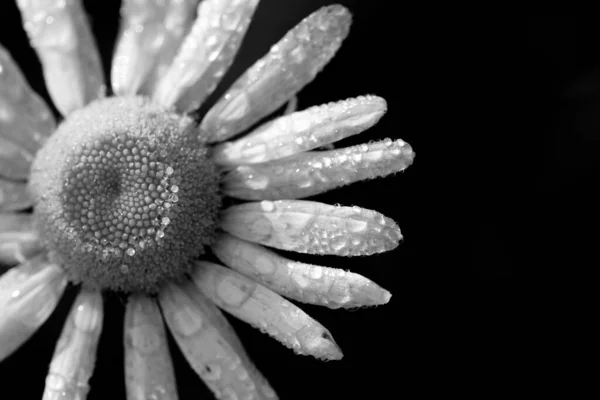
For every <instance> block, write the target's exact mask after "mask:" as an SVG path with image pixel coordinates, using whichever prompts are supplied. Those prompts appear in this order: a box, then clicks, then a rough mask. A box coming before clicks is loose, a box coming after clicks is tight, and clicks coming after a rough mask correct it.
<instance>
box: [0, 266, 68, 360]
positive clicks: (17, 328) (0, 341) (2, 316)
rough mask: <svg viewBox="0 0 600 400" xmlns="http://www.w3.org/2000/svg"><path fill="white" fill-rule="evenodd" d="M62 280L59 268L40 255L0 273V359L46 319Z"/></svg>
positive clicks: (55, 300)
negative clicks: (2, 273)
mask: <svg viewBox="0 0 600 400" xmlns="http://www.w3.org/2000/svg"><path fill="white" fill-rule="evenodd" d="M66 284H67V280H66V278H65V276H64V273H63V271H62V269H60V268H59V267H58V266H57V265H54V264H50V263H48V262H46V261H45V260H44V259H42V258H41V257H36V258H34V259H32V260H29V261H28V262H26V263H24V264H21V265H20V266H18V267H15V268H13V269H11V270H9V271H8V272H6V273H5V274H4V275H2V276H0V361H1V360H3V359H5V358H6V357H7V356H8V355H10V354H11V353H12V352H13V351H15V350H16V349H18V348H19V347H20V346H21V344H23V343H24V342H25V341H26V340H27V339H28V338H29V337H30V336H31V335H32V334H33V333H34V332H35V331H37V330H38V328H39V327H40V326H41V325H42V324H43V323H44V322H45V321H46V320H47V319H48V317H49V316H50V314H51V313H52V311H54V308H55V307H56V304H57V303H58V300H59V299H60V297H61V295H62V293H63V291H64V289H65V286H66Z"/></svg>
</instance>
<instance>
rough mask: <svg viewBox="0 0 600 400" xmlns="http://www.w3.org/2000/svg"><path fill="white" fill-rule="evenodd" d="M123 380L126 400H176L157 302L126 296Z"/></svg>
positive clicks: (169, 358) (171, 369) (165, 339)
mask: <svg viewBox="0 0 600 400" xmlns="http://www.w3.org/2000/svg"><path fill="white" fill-rule="evenodd" d="M124 342H125V383H126V385H127V399H128V400H146V399H163V400H176V399H177V386H176V384H175V374H174V372H173V364H172V362H171V355H170V354H169V348H168V346H167V335H166V332H165V327H164V325H163V320H162V317H161V315H160V309H159V308H158V305H157V304H156V301H155V300H153V299H150V298H148V297H146V296H142V295H132V296H129V300H128V302H127V309H126V311H125V329H124Z"/></svg>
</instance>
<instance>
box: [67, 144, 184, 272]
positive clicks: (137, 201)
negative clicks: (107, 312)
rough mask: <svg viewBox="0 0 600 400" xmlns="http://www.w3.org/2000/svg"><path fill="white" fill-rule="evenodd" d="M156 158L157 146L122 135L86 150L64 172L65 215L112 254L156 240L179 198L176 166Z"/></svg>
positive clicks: (158, 238)
mask: <svg viewBox="0 0 600 400" xmlns="http://www.w3.org/2000/svg"><path fill="white" fill-rule="evenodd" d="M165 152H166V151H165ZM159 158H161V157H160V156H159V155H157V154H156V145H154V144H147V143H144V142H138V143H135V142H134V141H133V140H131V139H129V140H126V139H125V138H115V139H113V140H112V141H110V142H109V143H105V144H100V145H99V146H90V147H89V148H88V147H86V148H84V149H83V151H82V154H81V156H80V162H79V163H77V164H76V165H75V166H74V167H72V168H71V170H70V171H69V172H68V173H67V178H66V184H65V188H64V191H65V195H64V205H63V208H64V210H65V217H66V219H69V220H71V221H72V223H73V226H76V227H78V228H79V229H80V231H81V232H82V233H83V235H84V239H86V240H87V241H94V239H95V240H96V241H98V242H99V243H100V244H101V245H103V246H107V245H108V244H109V243H110V244H111V245H112V247H113V251H114V252H115V253H116V254H119V253H120V251H123V252H125V253H126V254H127V255H130V256H133V255H134V254H135V251H136V248H141V249H144V248H145V247H146V245H152V244H153V243H154V244H159V243H160V241H161V239H163V238H164V229H165V228H166V227H167V226H168V225H169V224H170V221H171V220H170V218H169V217H170V215H171V210H173V206H174V205H176V204H177V202H178V201H179V196H178V194H177V192H179V186H177V183H178V182H179V179H178V178H176V177H174V176H173V175H174V172H175V170H174V169H173V167H171V166H170V165H166V164H165V163H162V162H160V161H158V160H159ZM124 268H125V267H124Z"/></svg>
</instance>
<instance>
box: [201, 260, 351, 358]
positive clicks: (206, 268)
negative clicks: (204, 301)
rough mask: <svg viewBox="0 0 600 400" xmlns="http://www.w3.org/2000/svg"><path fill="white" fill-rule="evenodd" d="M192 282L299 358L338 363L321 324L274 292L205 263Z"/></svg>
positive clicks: (338, 354)
mask: <svg viewBox="0 0 600 400" xmlns="http://www.w3.org/2000/svg"><path fill="white" fill-rule="evenodd" d="M192 277H193V279H194V283H195V284H196V286H197V287H198V288H199V289H200V290H201V291H202V293H203V294H204V295H205V296H207V297H208V298H209V299H210V300H211V301H213V302H214V303H215V304H216V305H217V306H219V307H220V308H222V309H223V310H225V311H227V312H228V313H230V314H232V315H234V316H235V317H237V318H239V319H241V320H242V321H245V322H247V323H249V324H250V325H252V326H254V327H256V328H258V329H260V330H261V331H262V332H264V333H267V334H269V335H271V336H273V337H274V338H275V339H277V340H278V341H280V342H281V343H282V344H283V345H285V346H287V347H289V348H291V349H293V350H294V351H295V352H296V353H298V354H302V355H311V356H314V357H317V358H321V359H324V360H339V359H341V358H342V351H341V350H340V348H339V347H338V346H337V344H336V343H335V342H334V340H333V337H332V336H331V334H330V333H329V331H328V330H327V329H325V327H323V325H321V324H320V323H318V322H317V321H315V320H314V319H312V318H311V317H310V316H308V315H307V314H306V313H305V312H304V311H302V310H301V309H299V308H298V307H296V306H295V305H294V304H292V303H290V302H289V301H287V300H286V299H284V298H283V297H281V296H279V295H278V294H277V293H275V292H273V291H271V290H269V289H267V288H266V287H264V286H262V285H260V284H258V283H256V282H254V281H253V280H251V279H249V278H247V277H245V276H243V275H241V274H239V273H238V272H236V271H233V270H230V269H228V268H225V267H222V266H220V265H217V264H213V263H209V262H199V263H198V268H196V270H195V271H194V273H193V275H192Z"/></svg>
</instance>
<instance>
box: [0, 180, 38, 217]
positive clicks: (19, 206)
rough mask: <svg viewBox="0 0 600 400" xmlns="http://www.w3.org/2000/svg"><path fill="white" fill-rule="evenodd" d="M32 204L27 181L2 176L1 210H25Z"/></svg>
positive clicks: (0, 186) (0, 190)
mask: <svg viewBox="0 0 600 400" xmlns="http://www.w3.org/2000/svg"><path fill="white" fill-rule="evenodd" d="M32 205H33V198H32V197H31V196H30V195H29V193H28V191H27V184H26V183H24V182H14V181H9V180H5V179H2V178H0V211H14V210H24V209H26V208H29V207H31V206H32Z"/></svg>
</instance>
